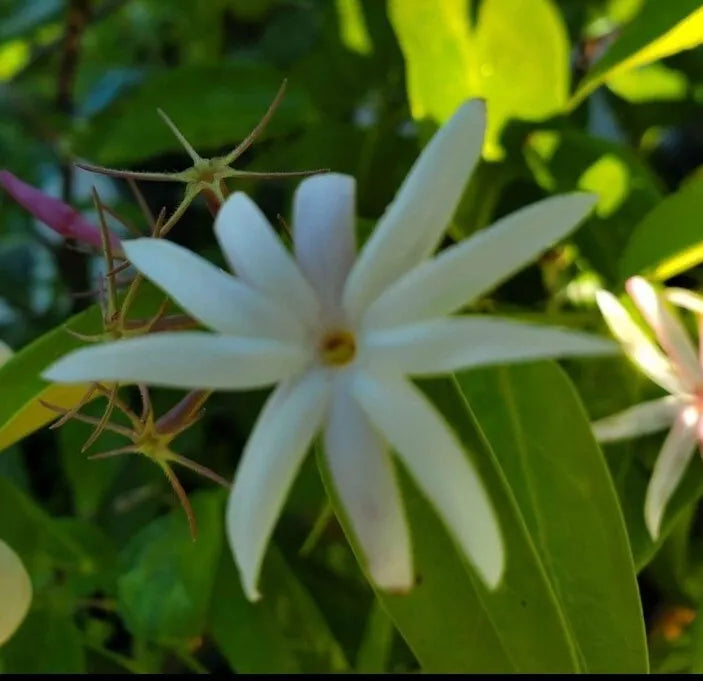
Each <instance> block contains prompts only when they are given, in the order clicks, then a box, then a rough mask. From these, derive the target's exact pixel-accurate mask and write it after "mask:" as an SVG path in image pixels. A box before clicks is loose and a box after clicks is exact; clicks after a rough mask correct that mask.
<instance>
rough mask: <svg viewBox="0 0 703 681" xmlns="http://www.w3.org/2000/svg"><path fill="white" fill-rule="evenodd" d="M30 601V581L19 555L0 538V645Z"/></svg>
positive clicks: (6, 638)
mask: <svg viewBox="0 0 703 681" xmlns="http://www.w3.org/2000/svg"><path fill="white" fill-rule="evenodd" d="M31 601H32V582H31V581H30V579H29V575H28V574H27V571H26V570H25V569H24V565H23V564H22V561H21V560H20V559H19V556H18V555H17V554H16V553H15V552H14V551H13V550H12V549H11V548H10V547H9V546H8V545H7V544H6V543H5V542H4V541H2V540H0V604H1V605H0V646H1V645H2V644H3V643H5V641H7V640H8V639H9V638H10V636H12V634H14V633H15V631H16V630H17V628H18V627H19V625H20V624H22V620H24V618H25V616H26V615H27V611H28V610H29V604H30V603H31Z"/></svg>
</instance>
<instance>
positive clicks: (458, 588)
mask: <svg viewBox="0 0 703 681" xmlns="http://www.w3.org/2000/svg"><path fill="white" fill-rule="evenodd" d="M423 385H424V387H425V389H426V391H427V393H428V394H429V395H430V396H431V399H432V401H433V402H434V403H435V404H436V405H437V407H438V408H439V410H440V412H441V413H443V414H444V416H445V417H446V418H447V421H448V422H449V423H450V424H452V425H453V426H454V428H455V429H456V432H457V434H458V435H459V436H460V438H461V440H462V441H463V443H464V445H465V447H466V451H467V453H468V454H469V455H470V456H471V458H472V460H473V462H474V465H475V466H476V468H477V469H478V471H479V474H480V475H481V478H482V480H483V481H484V484H485V485H486V487H487V489H488V491H489V494H490V496H491V498H492V500H493V503H494V504H495V507H496V511H497V513H498V517H499V522H500V526H501V529H502V533H503V539H504V542H505V546H506V552H507V564H506V570H505V575H504V577H503V580H502V582H501V584H500V586H499V587H498V588H497V589H496V590H495V591H489V590H488V589H487V588H486V587H485V586H484V585H483V584H482V582H481V581H480V578H479V577H478V576H477V575H476V574H475V572H474V571H473V569H472V568H470V566H469V565H468V564H467V563H466V561H465V560H464V559H463V558H461V557H460V555H459V554H458V553H457V549H456V548H455V545H454V544H453V542H452V540H451V539H450V537H449V535H448V534H447V532H446V530H445V529H444V526H443V524H442V523H441V521H440V520H439V519H438V517H437V516H436V514H435V513H434V510H433V509H432V506H431V505H430V504H429V503H428V502H427V501H426V500H425V499H424V498H423V497H422V496H421V495H420V493H419V492H418V491H417V489H416V488H415V487H414V485H413V484H412V483H411V481H410V480H409V478H408V476H407V474H405V471H404V470H403V469H402V468H400V467H399V473H400V481H401V485H402V490H403V497H404V500H405V507H406V513H407V517H408V522H409V524H410V528H411V533H412V539H413V550H414V560H415V569H416V575H417V583H416V585H415V586H414V587H413V589H412V590H411V591H410V592H409V593H408V594H406V595H391V594H388V593H385V592H382V591H379V592H378V593H377V596H378V598H379V600H380V601H381V602H382V604H383V606H384V608H385V609H386V611H387V612H388V613H389V614H390V616H391V618H392V619H393V622H394V624H395V626H396V628H397V629H398V631H399V632H400V634H401V635H402V636H403V638H404V639H405V641H406V642H407V643H408V645H409V646H410V648H411V649H412V651H413V653H414V654H415V656H416V657H417V659H418V660H419V662H420V664H421V666H422V668H423V670H424V671H425V672H432V673H442V672H464V673H470V672H474V673H494V672H533V673H538V672H541V673H549V672H574V671H579V670H581V669H582V667H581V665H580V663H579V661H578V659H577V653H576V649H575V647H574V642H573V640H572V638H571V636H570V635H569V632H568V631H567V628H566V622H565V620H564V615H563V613H562V611H561V608H560V606H559V603H558V602H557V600H556V596H555V594H554V591H553V590H552V588H551V586H550V584H549V581H548V579H547V576H546V573H545V570H544V567H543V565H542V563H541V561H540V559H539V557H538V555H537V553H536V551H535V548H534V546H533V543H532V540H531V539H530V537H529V536H528V533H527V529H526V527H525V524H524V521H523V520H522V518H521V516H520V513H519V511H518V509H517V507H516V504H515V500H514V499H513V497H512V495H511V493H510V491H509V489H508V487H507V485H506V482H505V480H504V478H503V476H502V474H501V472H500V469H499V468H498V466H497V464H496V461H495V459H494V456H493V454H492V452H491V450H490V448H489V446H488V444H487V442H486V441H485V439H484V438H483V437H482V435H481V433H480V431H479V430H478V427H477V425H476V422H475V420H474V417H473V414H472V412H471V410H470V408H469V406H468V404H467V403H466V401H465V399H464V398H463V396H462V395H461V394H460V392H459V391H458V388H457V385H456V382H453V381H451V380H449V379H445V380H437V381H431V382H429V381H428V382H425V383H423ZM430 454H431V452H428V455H430ZM318 462H319V464H320V470H321V473H322V476H323V480H324V482H325V486H326V487H327V489H328V493H329V494H330V497H331V498H332V500H333V504H334V508H335V512H336V514H337V516H338V518H339V519H340V522H341V523H342V525H343V527H344V529H345V533H346V535H347V537H348V538H349V541H350V544H351V545H352V548H353V549H354V552H355V553H356V555H357V558H360V556H361V554H360V552H359V550H358V545H357V544H356V540H355V538H354V536H353V533H352V532H351V529H350V527H349V523H348V521H347V519H346V517H345V513H344V508H343V507H342V506H341V505H340V503H339V500H338V499H337V497H336V494H335V490H334V486H333V483H332V481H331V479H330V477H329V472H328V470H327V466H326V463H325V459H324V456H322V455H319V457H318ZM359 562H360V563H361V564H362V567H363V561H362V560H360V561H359Z"/></svg>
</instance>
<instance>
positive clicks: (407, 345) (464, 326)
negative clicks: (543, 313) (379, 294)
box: [363, 316, 618, 376]
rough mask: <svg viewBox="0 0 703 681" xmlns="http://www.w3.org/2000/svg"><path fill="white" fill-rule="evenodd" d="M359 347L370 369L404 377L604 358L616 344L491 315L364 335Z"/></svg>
mask: <svg viewBox="0 0 703 681" xmlns="http://www.w3.org/2000/svg"><path fill="white" fill-rule="evenodd" d="M363 347H364V349H365V350H367V351H368V352H369V357H370V361H371V362H372V363H374V365H376V364H377V365H379V366H382V367H390V368H392V369H395V370H396V371H400V372H402V373H407V374H410V375H415V376H419V375H428V374H441V373H447V372H450V371H455V370H457V369H465V368H468V367H474V366H482V365H487V364H506V363H511V362H526V361H530V360H536V359H545V358H550V357H569V356H574V355H576V356H578V355H581V356H593V355H608V354H613V353H616V352H617V351H618V346H617V345H616V344H615V343H613V342H612V341H610V340H608V339H606V338H599V337H598V336H593V335H590V334H587V333H579V332H578V331H569V330H567V329H558V328H554V327H549V326H537V325H534V324H526V323H523V322H518V321H512V320H509V319H500V318H497V317H479V316H470V317H446V318H444V319H433V320H430V321H427V322H418V323H416V324H409V325H408V326H401V327H396V328H394V329H388V330H381V331H369V332H368V333H366V334H365V335H364V336H363Z"/></svg>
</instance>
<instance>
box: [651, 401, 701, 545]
mask: <svg viewBox="0 0 703 681" xmlns="http://www.w3.org/2000/svg"><path fill="white" fill-rule="evenodd" d="M697 425H698V414H697V411H696V409H695V408H694V407H687V408H685V409H684V410H683V411H681V413H680V414H679V416H678V417H677V418H676V420H675V421H674V425H673V427H672V428H671V431H670V432H669V435H667V438H666V440H665V441H664V446H663V447H662V449H661V452H660V453H659V456H658V457H657V462H656V463H655V464H654V471H653V472H652V478H651V480H650V481H649V487H648V488H647V495H646V497H645V500H644V519H645V522H646V524H647V529H648V530H649V534H650V535H652V539H654V540H656V539H657V537H658V536H659V531H660V529H661V522H662V519H663V517H664V511H665V510H666V506H667V504H668V503H669V499H671V496H672V495H673V493H674V491H675V490H676V487H677V486H678V484H679V482H681V479H682V478H683V474H684V473H685V472H686V467H687V466H688V464H689V462H690V461H691V458H692V457H693V452H694V451H695V444H696V438H697V436H698V428H697Z"/></svg>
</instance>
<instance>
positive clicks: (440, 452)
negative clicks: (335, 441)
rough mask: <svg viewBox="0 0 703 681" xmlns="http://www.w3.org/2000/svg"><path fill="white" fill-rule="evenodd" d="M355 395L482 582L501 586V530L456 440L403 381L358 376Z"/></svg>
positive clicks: (502, 557)
mask: <svg viewBox="0 0 703 681" xmlns="http://www.w3.org/2000/svg"><path fill="white" fill-rule="evenodd" d="M352 391H353V392H352V394H353V395H354V397H355V398H356V399H357V400H358V401H359V403H360V404H361V406H362V408H363V410H364V411H365V412H366V416H367V417H368V418H369V420H370V421H371V423H373V424H374V425H375V426H376V428H378V430H379V431H380V432H381V433H382V435H383V436H384V437H385V438H386V439H387V440H388V442H389V443H390V445H391V446H392V447H393V449H394V450H395V451H396V453H397V455H398V457H399V458H400V459H401V461H402V462H403V463H404V464H405V466H406V467H407V469H408V471H409V472H410V474H411V475H412V477H413V478H414V479H415V482H416V484H417V485H418V487H419V488H420V489H421V490H422V492H423V493H424V494H425V496H426V497H427V499H428V500H429V501H430V503H431V504H432V505H433V507H434V508H435V510H436V512H437V514H438V515H439V517H440V518H441V519H442V521H443V522H444V524H445V526H446V528H447V530H448V531H449V533H450V535H451V536H452V537H453V538H454V540H455V541H456V542H457V544H458V546H459V548H460V549H461V551H462V552H463V553H464V555H465V556H466V557H467V558H468V560H469V562H470V563H471V564H472V565H473V566H474V568H475V569H476V571H477V572H478V574H479V575H480V576H481V578H482V579H483V581H484V582H485V583H486V584H487V585H488V586H489V587H495V586H497V585H498V583H499V582H500V579H501V577H502V574H503V568H504V563H505V556H504V549H503V541H502V538H501V533H500V527H499V525H498V520H497V518H496V515H495V512H494V510H493V506H492V504H491V501H490V499H489V497H488V495H487V493H486V491H485V489H484V487H483V483H482V482H481V480H480V478H479V477H478V475H477V473H476V470H475V469H474V467H473V464H472V463H471V460H470V459H469V457H468V455H467V453H466V452H465V451H464V449H463V447H462V446H461V444H460V443H459V441H458V440H457V438H456V435H455V434H454V433H453V432H452V430H451V429H450V428H449V427H448V426H447V424H446V423H445V422H444V420H443V419H442V417H441V416H440V415H439V414H438V413H437V411H436V410H435V408H434V407H433V406H432V405H431V404H430V403H429V402H428V401H427V399H426V398H425V397H424V396H423V395H422V393H420V391H419V390H418V389H417V388H416V387H415V386H413V385H412V384H411V383H409V382H407V381H405V380H404V379H402V378H391V377H390V376H383V377H380V376H378V377H377V376H374V375H372V374H370V373H366V372H363V373H362V372H359V373H357V374H356V376H355V378H354V381H353V383H352Z"/></svg>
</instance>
